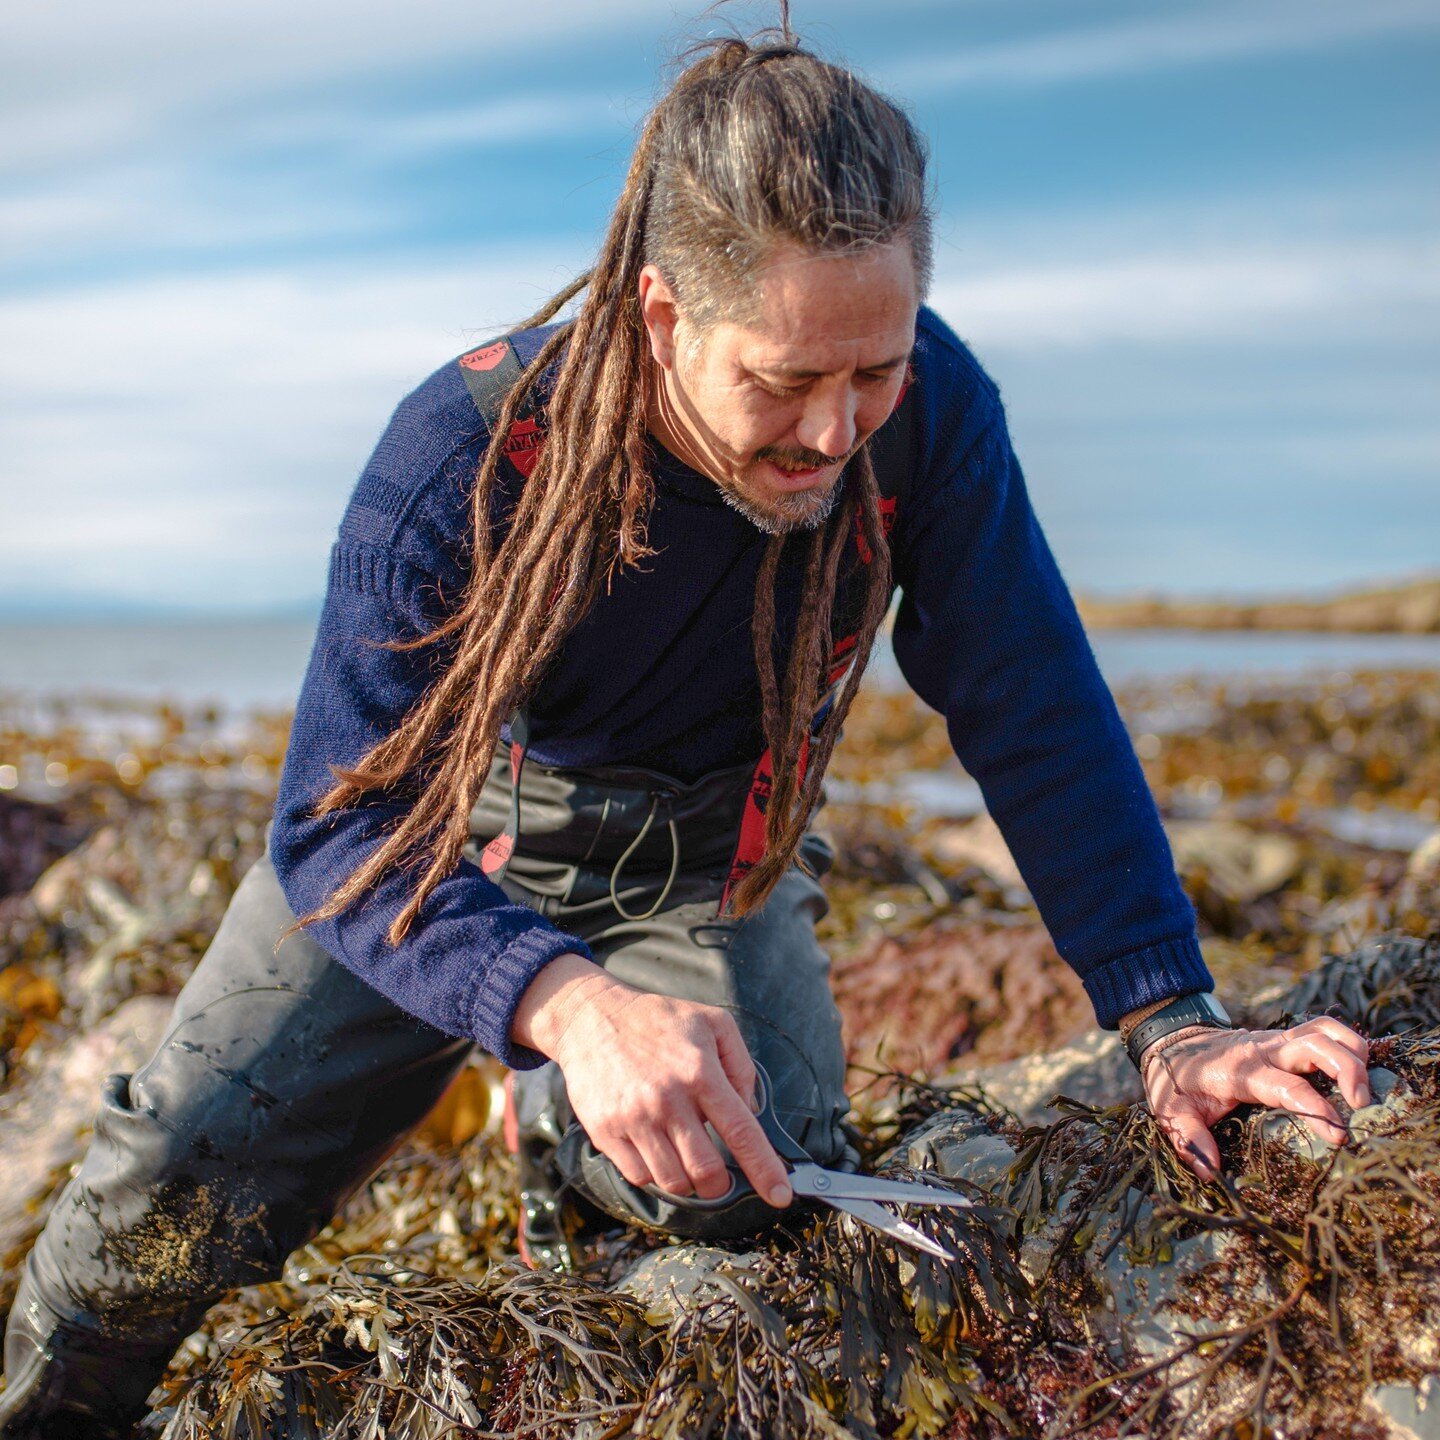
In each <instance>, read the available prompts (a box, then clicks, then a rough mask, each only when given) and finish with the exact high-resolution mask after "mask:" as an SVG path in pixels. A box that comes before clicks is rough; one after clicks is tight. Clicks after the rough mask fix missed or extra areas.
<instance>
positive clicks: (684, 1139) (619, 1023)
mask: <svg viewBox="0 0 1440 1440" xmlns="http://www.w3.org/2000/svg"><path fill="white" fill-rule="evenodd" d="M511 1035H512V1037H513V1038H514V1039H515V1040H517V1041H519V1042H520V1043H521V1044H524V1045H529V1046H531V1047H532V1048H533V1049H536V1050H539V1051H540V1052H541V1054H543V1055H548V1056H549V1057H550V1058H551V1059H552V1060H554V1061H555V1062H556V1063H557V1064H558V1065H559V1066H560V1071H561V1073H562V1074H563V1075H564V1077H565V1086H566V1089H567V1091H568V1092H569V1096H570V1106H571V1108H572V1109H573V1110H574V1112H575V1116H576V1118H577V1119H578V1120H579V1121H580V1123H581V1124H582V1125H583V1126H584V1127H585V1133H586V1134H587V1135H589V1137H590V1139H591V1141H592V1142H593V1143H594V1145H595V1146H596V1148H597V1149H598V1150H600V1151H601V1152H602V1153H603V1154H604V1155H606V1156H608V1157H609V1158H610V1159H611V1160H612V1161H613V1162H614V1163H615V1166H616V1167H617V1168H618V1169H619V1171H620V1173H621V1174H622V1175H623V1176H624V1177H625V1178H626V1179H627V1180H628V1181H629V1182H630V1183H631V1184H632V1185H651V1184H653V1185H657V1186H659V1187H660V1188H661V1189H662V1190H668V1191H669V1192H670V1193H671V1194H674V1195H689V1194H692V1193H693V1194H696V1195H699V1196H701V1197H703V1198H704V1199H707V1200H713V1199H718V1198H719V1197H720V1196H721V1195H723V1194H725V1192H726V1190H727V1189H729V1186H730V1173H729V1171H728V1170H727V1169H726V1167H725V1162H724V1160H723V1159H722V1158H721V1156H720V1152H719V1150H717V1149H716V1146H715V1142H714V1140H713V1139H712V1138H711V1136H710V1135H709V1133H708V1132H707V1131H706V1129H705V1122H706V1121H708V1122H709V1123H710V1124H711V1125H712V1126H713V1127H714V1129H715V1133H716V1134H717V1135H719V1136H720V1138H721V1139H722V1140H723V1141H724V1142H725V1144H726V1145H727V1146H728V1147H729V1149H730V1153H731V1154H732V1155H733V1156H734V1157H735V1160H736V1163H737V1164H738V1165H739V1166H740V1168H741V1169H742V1170H743V1171H744V1172H745V1175H746V1177H747V1178H748V1179H749V1181H750V1183H751V1184H752V1185H753V1186H754V1187H755V1189H756V1191H757V1192H758V1193H759V1194H760V1195H762V1196H763V1197H764V1198H765V1199H766V1200H767V1201H769V1203H770V1204H772V1205H774V1206H776V1207H780V1206H784V1205H788V1204H789V1203H790V1200H791V1198H792V1196H791V1191H790V1185H789V1181H788V1180H787V1179H786V1171H785V1167H784V1165H783V1164H782V1163H781V1161H780V1157H779V1156H778V1155H776V1153H775V1149H774V1147H773V1146H772V1145H771V1144H770V1141H769V1140H768V1139H766V1136H765V1132H764V1131H763V1130H762V1129H761V1128H760V1122H759V1121H758V1120H757V1119H756V1118H755V1114H754V1111H753V1110H752V1109H751V1104H750V1101H749V1100H748V1098H747V1097H749V1096H752V1095H754V1094H756V1074H755V1065H754V1062H753V1061H752V1060H751V1058H750V1053H749V1051H748V1050H747V1049H746V1048H745V1041H744V1039H743V1038H742V1037H741V1035H740V1028H739V1026H738V1025H736V1023H735V1021H734V1018H733V1017H732V1016H731V1015H730V1013H729V1012H728V1011H726V1010H723V1009H721V1008H720V1007H719V1006H715V1005H700V1004H696V1003H695V1002H694V1001H690V1000H677V999H675V998H674V996H671V995H655V994H651V993H650V992H649V991H645V990H637V989H636V988H635V987H634V986H632V985H626V984H625V983H624V982H623V981H620V980H616V979H615V978H614V977H613V976H610V975H607V974H606V973H605V971H604V969H603V968H602V967H601V966H599V965H596V964H595V963H594V962H593V961H590V960H586V959H585V958H584V957H583V956H580V955H561V956H559V957H558V958H557V959H555V960H552V961H551V962H550V963H549V964H548V965H546V967H545V968H544V969H543V970H542V971H541V972H540V973H539V974H538V975H537V976H536V977H535V979H534V980H532V981H531V983H530V986H529V988H528V989H527V990H526V991H525V993H524V995H523V996H522V997H521V999H520V1005H519V1007H518V1008H517V1009H516V1011H515V1019H514V1023H513V1025H512V1026H511Z"/></svg>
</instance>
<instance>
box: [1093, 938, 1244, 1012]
mask: <svg viewBox="0 0 1440 1440" xmlns="http://www.w3.org/2000/svg"><path fill="white" fill-rule="evenodd" d="M1080 978H1081V980H1082V981H1083V982H1084V985H1085V993H1086V994H1087V995H1089V997H1090V1003H1091V1004H1092V1005H1093V1006H1094V1007H1095V1018H1096V1019H1097V1020H1098V1021H1099V1022H1100V1024H1101V1026H1103V1027H1104V1028H1105V1029H1106V1030H1114V1029H1116V1028H1117V1027H1118V1026H1119V1024H1120V1019H1121V1017H1122V1016H1124V1015H1128V1014H1129V1013H1130V1011H1132V1010H1138V1009H1139V1008H1140V1006H1142V1005H1150V1004H1152V1003H1153V1002H1154V1001H1156V1000H1165V999H1168V998H1169V997H1170V996H1172V995H1194V994H1195V993H1196V992H1197V991H1201V990H1210V989H1213V988H1214V984H1215V982H1214V980H1213V979H1212V978H1211V975H1210V970H1209V968H1208V967H1207V966H1206V964H1205V960H1204V957H1203V956H1202V955H1201V954H1200V942H1199V940H1197V939H1196V938H1195V937H1194V936H1193V935H1191V936H1188V937H1187V938H1185V939H1183V940H1161V941H1159V942H1158V943H1156V944H1154V945H1147V946H1146V947H1145V948H1144V949H1143V950H1132V951H1131V952H1130V953H1129V954H1128V955H1120V956H1118V957H1117V958H1115V959H1114V960H1106V961H1105V962H1104V963H1103V964H1101V965H1097V966H1096V967H1095V968H1094V969H1093V970H1090V971H1088V972H1086V973H1085V974H1084V975H1082V976H1081V977H1080Z"/></svg>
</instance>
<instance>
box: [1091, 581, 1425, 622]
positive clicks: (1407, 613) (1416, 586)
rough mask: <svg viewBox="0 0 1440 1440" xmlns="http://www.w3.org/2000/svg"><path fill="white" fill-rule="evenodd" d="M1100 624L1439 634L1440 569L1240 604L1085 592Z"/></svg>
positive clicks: (1092, 612)
mask: <svg viewBox="0 0 1440 1440" xmlns="http://www.w3.org/2000/svg"><path fill="white" fill-rule="evenodd" d="M1078 603H1079V606H1080V614H1081V616H1082V617H1083V618H1084V621H1085V624H1086V625H1087V626H1089V627H1090V628H1091V629H1095V630H1144V629H1175V630H1311V631H1314V630H1329V631H1336V632H1347V633H1352V634H1353V633H1361V632H1364V633H1394V634H1400V635H1436V634H1440V575H1435V576H1431V577H1428V578H1426V579H1421V580H1415V581H1412V582H1410V583H1408V584H1403V585H1392V586H1389V587H1386V588H1377V589H1371V590H1355V591H1350V592H1348V593H1345V594H1341V595H1335V596H1331V597H1329V598H1311V599H1302V598H1282V599H1275V600H1258V601H1255V602H1253V603H1249V604H1241V603H1237V602H1235V601H1229V600H1172V599H1167V598H1165V597H1163V596H1159V595H1139V596H1135V597H1134V598H1131V599H1125V600H1098V599H1085V598H1081V599H1079V601H1078Z"/></svg>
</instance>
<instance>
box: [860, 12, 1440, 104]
mask: <svg viewBox="0 0 1440 1440" xmlns="http://www.w3.org/2000/svg"><path fill="white" fill-rule="evenodd" d="M1437 30H1440V9H1437V8H1436V6H1435V5H1434V4H1433V3H1432V0H1364V3H1363V4H1357V3H1354V0H1268V3H1266V4H1264V5H1256V4H1254V3H1250V0H1247V3H1244V4H1234V3H1231V4H1226V5H1192V6H1187V7H1184V8H1175V7H1171V8H1169V9H1168V10H1167V11H1166V12H1165V13H1162V15H1161V16H1160V17H1159V18H1154V19H1144V20H1136V21H1124V22H1120V23H1114V24H1101V25H1092V26H1083V27H1082V26H1076V27H1075V28H1073V29H1070V30H1066V31H1061V32H1056V31H1053V30H1052V31H1048V32H1047V33H1045V34H1042V35H1038V36H1035V37H1032V38H1026V39H1021V40H1002V41H992V42H990V43H988V44H985V43H980V44H975V45H967V46H966V47H965V49H964V50H963V51H958V52H956V51H952V52H950V53H942V54H934V55H929V56H926V57H925V58H924V59H922V60H916V61H913V62H902V63H899V64H896V65H891V66H889V67H886V68H885V69H884V71H883V72H881V73H883V75H884V78H885V80H886V82H887V83H888V84H890V85H892V86H895V87H897V88H899V89H901V90H905V91H909V92H912V93H918V92H921V91H924V90H932V89H952V88H956V87H961V86H975V85H1050V84H1057V83H1063V82H1067V81H1074V80H1093V79H1100V78H1103V77H1108V76H1114V75H1123V74H1133V73H1136V72H1144V71H1153V70H1161V69H1166V68H1169V67H1173V66H1177V65H1194V64H1210V63H1214V62H1216V61H1225V60H1241V59H1247V58H1250V57H1253V56H1259V55H1267V54H1291V53H1295V52H1303V51H1308V50H1324V49H1332V48H1334V47H1336V46H1340V45H1346V44H1351V43H1355V42H1359V41H1364V40H1368V39H1372V38H1378V37H1382V36H1387V35H1397V34H1410V33H1424V32H1432V33H1433V32H1435V31H1437Z"/></svg>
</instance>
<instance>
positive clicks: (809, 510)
mask: <svg viewBox="0 0 1440 1440" xmlns="http://www.w3.org/2000/svg"><path fill="white" fill-rule="evenodd" d="M843 488H844V476H843V475H842V476H841V478H840V479H838V480H836V482H835V483H834V484H833V485H832V486H831V487H830V488H829V489H828V490H827V491H826V492H825V493H824V495H822V496H821V497H820V498H819V499H818V500H816V499H813V498H812V497H811V496H810V495H809V494H807V492H805V491H803V490H802V491H798V492H796V493H795V494H793V495H785V496H782V497H781V498H780V499H779V500H777V501H776V502H775V503H774V504H773V506H771V507H769V508H765V509H762V508H761V507H760V506H759V505H756V504H755V502H754V501H752V500H749V499H747V498H746V497H745V496H744V495H741V494H739V493H737V492H736V491H734V490H732V489H731V488H730V487H729V486H728V485H720V484H718V483H717V485H716V489H718V490H719V491H720V498H721V499H722V500H724V502H725V503H726V504H727V505H728V506H729V507H730V508H731V509H732V510H738V511H739V512H740V514H742V515H743V516H744V517H745V518H746V519H747V520H748V521H749V522H750V523H751V524H752V525H753V526H755V528H756V529H757V530H759V531H761V532H762V533H763V534H766V535H788V534H790V533H791V531H794V530H818V529H819V528H820V527H821V526H822V525H823V524H824V523H825V522H826V521H827V520H828V519H829V518H830V515H831V513H832V512H833V511H834V509H835V506H836V505H837V504H838V503H839V500H840V491H841V490H842V489H843Z"/></svg>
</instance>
